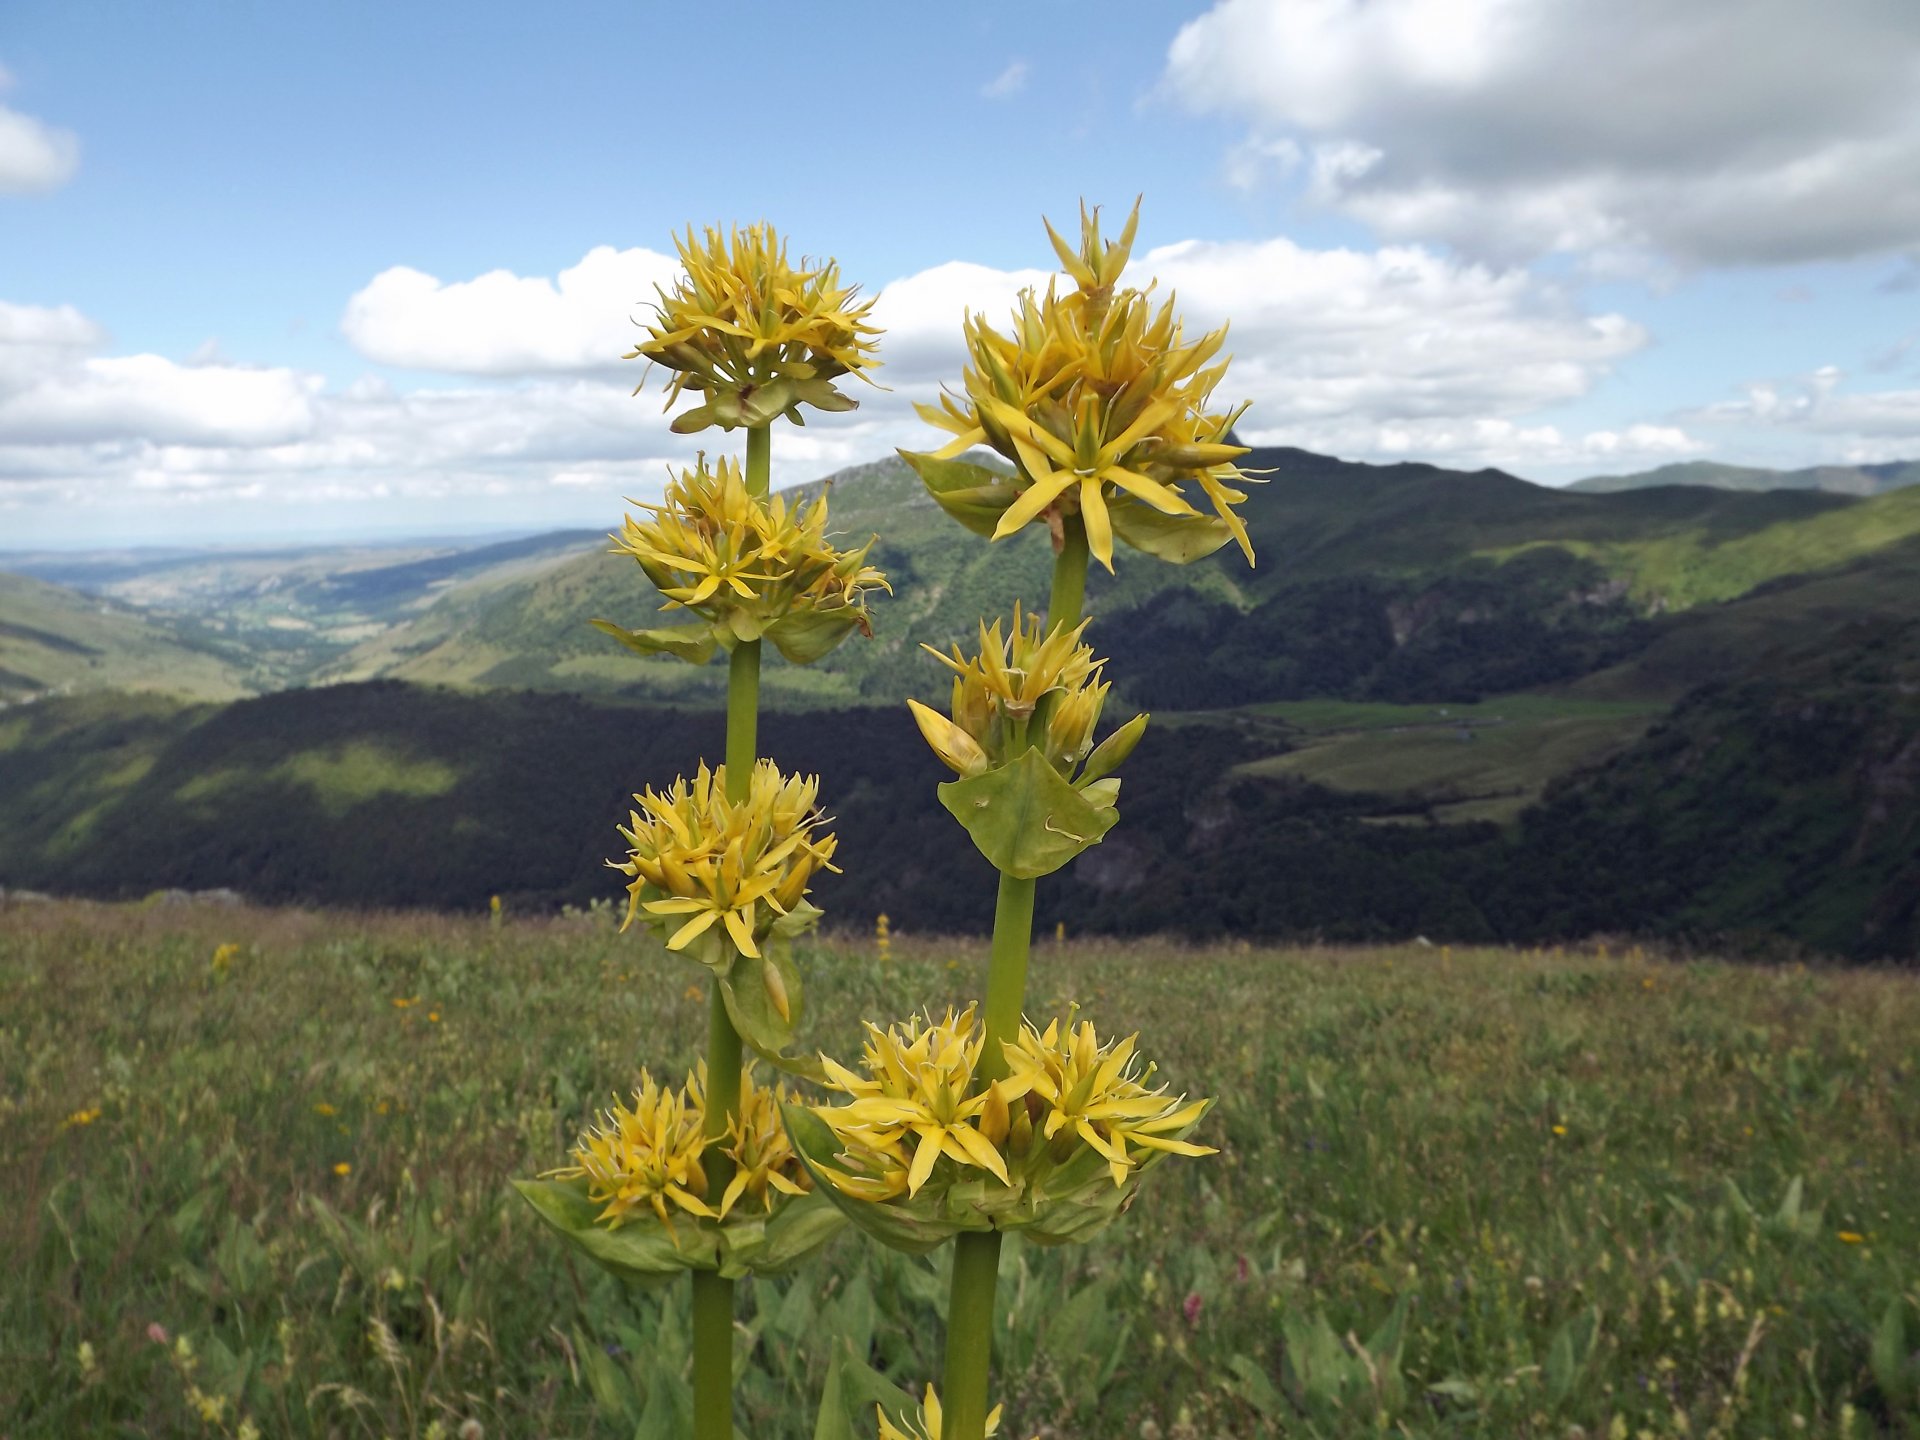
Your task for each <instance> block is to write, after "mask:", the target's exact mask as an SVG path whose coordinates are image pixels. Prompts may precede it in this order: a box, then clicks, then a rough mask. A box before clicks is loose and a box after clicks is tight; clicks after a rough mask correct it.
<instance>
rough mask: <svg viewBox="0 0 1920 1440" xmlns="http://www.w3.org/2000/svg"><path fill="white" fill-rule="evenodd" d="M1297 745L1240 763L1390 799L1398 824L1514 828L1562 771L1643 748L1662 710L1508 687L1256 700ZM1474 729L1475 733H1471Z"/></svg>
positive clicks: (1257, 771) (1258, 771)
mask: <svg viewBox="0 0 1920 1440" xmlns="http://www.w3.org/2000/svg"><path fill="white" fill-rule="evenodd" d="M1251 708H1252V709H1253V710H1254V711H1255V713H1258V714H1259V715H1261V716H1264V717H1267V718H1270V719H1274V720H1278V721H1279V722H1281V723H1282V724H1283V725H1286V726H1288V727H1290V728H1291V729H1293V730H1294V731H1295V732H1297V733H1296V735H1295V737H1294V739H1295V743H1296V745H1297V746H1298V748H1296V749H1294V750H1290V751H1289V752H1287V753H1286V754H1284V755H1274V756H1270V757H1267V758H1265V759H1261V760H1255V761H1252V762H1250V763H1249V764H1246V765H1244V766H1242V767H1241V770H1242V771H1243V772H1245V773H1247V774H1254V775H1264V776H1277V775H1289V776H1296V777H1298V778H1300V779H1303V780H1310V781H1312V782H1313V783H1314V784H1317V785H1325V786H1327V787H1328V788H1329V789H1333V790H1346V791H1354V792H1362V793H1368V794H1375V795H1380V796H1382V797H1385V799H1386V801H1387V803H1388V805H1389V806H1390V807H1391V809H1390V811H1389V812H1388V813H1387V814H1384V815H1383V816H1382V817H1381V818H1382V819H1384V820H1387V821H1390V822H1391V823H1420V822H1423V821H1425V820H1426V819H1427V818H1429V817H1431V818H1432V819H1435V820H1439V821H1441V822H1443V823H1462V822H1468V821H1481V820H1485V821H1492V822H1493V823H1496V824H1502V825H1504V824H1507V823H1509V822H1510V821H1512V820H1513V819H1515V818H1516V817H1517V816H1518V815H1519V814H1520V812H1521V811H1522V810H1524V809H1525V808H1526V807H1527V806H1529V805H1531V804H1533V802H1534V801H1536V800H1537V799H1539V798H1540V792H1541V791H1542V790H1543V789H1544V788H1545V787H1546V785H1547V782H1548V781H1550V780H1552V779H1553V778H1554V777H1555V776H1557V775H1562V774H1565V773H1566V772H1567V771H1569V770H1573V769H1576V768H1578V767H1580V766H1583V765H1591V764H1594V763H1596V762H1598V761H1600V760H1603V759H1605V758H1606V757H1607V756H1608V755H1611V754H1615V753H1617V752H1618V751H1620V750H1622V749H1624V748H1625V747H1626V746H1628V745H1630V744H1632V743H1633V742H1634V741H1635V740H1637V739H1639V737H1640V736H1641V735H1642V734H1644V733H1645V732H1646V729H1647V727H1648V726H1649V725H1650V724H1652V723H1653V721H1654V719H1655V718H1656V717H1657V716H1658V715H1659V714H1660V713H1661V707H1659V706H1657V705H1654V704H1650V703H1647V702H1644V701H1618V700H1582V699H1570V698H1560V697H1555V696H1547V695H1508V696H1502V697H1500V698H1498V699H1494V700H1486V701H1482V702H1480V703H1478V704H1474V705H1381V704H1366V703H1359V702H1350V701H1342V700H1308V701H1300V702H1295V703H1286V704H1274V705H1259V706H1254V707H1251ZM1469 737H1470V738H1469Z"/></svg>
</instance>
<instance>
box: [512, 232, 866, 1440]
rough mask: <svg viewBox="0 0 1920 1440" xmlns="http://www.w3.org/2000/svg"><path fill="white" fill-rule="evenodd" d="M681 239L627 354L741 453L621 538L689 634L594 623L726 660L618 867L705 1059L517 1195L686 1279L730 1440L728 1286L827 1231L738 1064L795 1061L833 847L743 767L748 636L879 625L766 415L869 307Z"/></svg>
mask: <svg viewBox="0 0 1920 1440" xmlns="http://www.w3.org/2000/svg"><path fill="white" fill-rule="evenodd" d="M676 244H677V247H678V249H679V254H680V261H681V264H682V267H683V273H682V274H681V276H680V277H679V279H678V280H677V281H676V282H675V283H674V284H673V285H671V286H668V287H662V288H661V289H660V290H659V291H658V298H657V303H656V304H655V305H654V307H653V308H654V317H653V319H652V320H651V321H650V322H648V323H647V324H646V325H645V326H644V328H645V331H646V337H645V338H644V339H642V340H641V341H640V342H639V343H638V344H637V345H636V346H635V347H634V349H633V351H632V352H631V353H630V354H629V355H628V356H627V358H628V359H645V360H647V361H649V362H651V363H652V364H656V365H659V366H662V367H664V368H665V369H666V370H667V371H668V372H670V374H671V376H672V378H671V380H670V381H669V383H668V387H667V404H668V406H669V408H671V407H672V406H673V404H674V403H675V401H677V400H679V399H680V398H681V397H682V396H684V395H691V396H694V397H696V398H697V400H698V403H697V404H695V405H694V406H692V407H691V408H687V409H683V410H682V411H681V413H680V414H679V415H678V416H677V417H676V418H675V419H674V421H673V429H674V430H675V431H676V432H677V433H680V434H693V433H697V432H699V431H702V430H706V429H709V428H718V429H721V430H734V429H744V430H745V431H746V459H745V463H744V465H742V464H740V463H737V462H735V461H733V460H731V459H729V458H724V457H723V458H720V459H718V460H716V461H715V462H713V463H711V464H709V462H708V460H707V457H706V456H705V454H704V453H703V454H702V455H701V456H700V459H699V462H698V463H697V464H696V465H694V466H692V467H690V468H688V469H685V470H683V471H681V472H680V473H679V474H678V475H676V476H675V477H674V478H673V480H672V482H671V483H670V484H669V485H668V487H667V491H666V493H665V495H664V496H663V497H662V499H661V502H660V503H659V504H657V505H650V506H645V507H642V508H643V512H644V514H643V518H640V519H635V518H633V517H628V519H627V521H626V523H625V525H624V526H623V527H622V529H621V531H620V533H618V534H617V535H615V536H614V537H613V539H614V548H615V550H616V551H618V552H620V553H623V554H627V555H630V556H632V557H633V559H634V560H635V561H636V562H637V564H638V565H639V567H640V569H641V571H642V572H643V573H644V574H645V575H646V577H647V579H648V580H649V581H651V582H652V583H653V585H654V586H655V588H657V589H658V590H659V591H660V593H661V595H662V596H663V597H664V601H665V604H664V605H663V607H662V608H663V609H666V610H668V611H673V612H680V613H681V614H684V615H685V616H687V617H688V618H689V620H690V623H684V624H679V625H670V626H667V627H664V628H656V629H627V628H625V627H623V626H621V625H618V624H616V623H614V622H612V621H608V620H599V621H595V622H594V623H595V624H596V625H598V626H599V627H600V628H601V629H602V630H605V631H607V632H608V633H610V634H611V635H613V636H614V637H615V638H616V639H618V640H620V641H621V642H622V643H623V644H625V645H627V646H628V647H629V648H631V649H634V650H636V651H639V652H640V653H642V654H648V655H670V656H674V657H676V658H679V659H682V660H686V661H689V662H691V663H694V664H705V663H707V662H708V661H709V660H710V659H711V658H712V657H713V656H714V654H715V652H716V651H717V650H725V651H726V652H727V657H728V659H727V739H726V759H725V763H724V764H723V765H721V766H719V767H718V768H716V769H712V770H709V769H708V768H707V766H706V765H705V764H702V765H701V766H700V768H699V770H698V772H697V774H696V775H695V776H694V777H693V778H692V779H691V780H687V779H684V778H683V779H680V780H678V781H675V782H674V783H673V785H671V786H669V787H668V788H667V789H666V790H664V791H660V792H655V791H652V790H648V791H646V792H645V793H643V794H640V795H636V796H635V797H634V800H635V803H636V808H635V809H634V810H633V811H632V813H631V816H630V824H629V826H627V827H625V828H623V830H622V832H621V833H622V835H623V836H624V837H625V839H626V842H627V847H628V848H627V855H626V858H625V859H624V860H622V861H616V862H611V863H614V864H615V865H616V867H617V868H618V869H620V870H621V871H623V872H624V873H625V874H626V875H628V876H629V877H630V879H631V884H630V885H629V887H628V895H629V901H628V912H627V924H628V925H632V924H633V923H635V922H636V921H639V922H642V923H643V924H644V925H646V926H647V927H649V928H651V929H653V930H654V931H656V932H657V933H658V935H659V938H660V939H661V940H662V941H664V942H665V947H666V949H667V950H668V951H669V952H674V953H679V954H682V955H685V956H687V957H688V958H690V959H693V960H695V961H698V962H699V963H700V964H701V965H702V966H703V967H705V969H706V970H707V972H708V973H709V975H710V977H711V991H710V1000H709V1006H708V1036H707V1057H706V1062H705V1064H704V1066H703V1067H702V1069H701V1071H700V1074H699V1075H698V1076H697V1077H696V1079H695V1081H694V1082H693V1083H692V1084H691V1085H689V1086H688V1087H687V1089H686V1090H684V1091H682V1092H672V1091H669V1090H666V1089H665V1088H663V1087H659V1086H656V1085H654V1084H653V1082H652V1081H651V1079H650V1078H645V1077H643V1081H642V1086H641V1090H640V1091H639V1092H637V1093H636V1095H635V1097H634V1104H633V1105H632V1106H630V1107H627V1106H621V1105H619V1104H616V1106H615V1108H614V1109H613V1110H610V1111H608V1112H607V1115H606V1118H605V1123H604V1124H603V1125H602V1126H600V1127H599V1128H598V1129H596V1130H594V1131H591V1132H590V1133H589V1134H588V1135H585V1136H583V1137H582V1139H581V1142H580V1145H579V1146H578V1147H576V1149H575V1152H574V1161H575V1163H574V1164H573V1165H572V1166H569V1167H565V1168H563V1169H562V1170H559V1171H556V1172H553V1174H552V1175H550V1176H549V1177H547V1178H546V1179H545V1180H544V1181H542V1182H529V1183H525V1184H523V1185H522V1187H521V1188H522V1190H523V1192H524V1193H526V1194H527V1196H528V1198H529V1199H530V1200H532V1201H533V1202H534V1204H535V1206H536V1208H538V1209H540V1211H541V1213H542V1214H543V1215H544V1216H546V1218H547V1219H548V1220H549V1221H551V1222H552V1223H554V1224H555V1225H556V1226H557V1227H558V1228H559V1229H561V1230H562V1231H563V1233H565V1234H567V1236H568V1237H569V1238H570V1239H571V1240H573V1241H574V1242H575V1243H576V1244H578V1245H580V1246H581V1248H583V1249H584V1250H586V1251H587V1253H589V1254H591V1255H593V1256H594V1258H595V1259H598V1260H600V1261H601V1262H602V1263H605V1264H607V1265H609V1266H610V1267H611V1268H613V1269H615V1270H616V1272H617V1273H621V1274H623V1275H625V1276H626V1277H627V1278H629V1279H635V1280H640V1279H645V1278H651V1277H660V1276H665V1275H670V1274H673V1273H677V1271H679V1270H683V1269H684V1270H690V1271H691V1272H692V1276H693V1280H692V1284H693V1332H694V1333H693V1342H694V1344H693V1354H694V1377H693V1404H694V1434H695V1436H696V1437H697V1440H730V1437H731V1436H732V1434H733V1397H732V1375H733V1310H734V1295H733V1281H734V1279H735V1278H736V1277H737V1276H739V1275H741V1274H745V1273H749V1272H753V1273H773V1272H777V1271H779V1270H780V1269H783V1268H785V1267H786V1266H787V1265H789V1264H791V1263H793V1262H794V1261H795V1260H797V1259H798V1258H800V1257H801V1256H803V1255H804V1254H806V1253H807V1252H808V1251H809V1250H811V1249H812V1248H814V1247H816V1246H817V1245H818V1244H820V1243H821V1242H823V1241H824V1240H825V1239H826V1237H827V1236H828V1235H830V1234H831V1233H832V1232H833V1230H834V1229H835V1228H836V1227H837V1226H838V1225H840V1224H841V1223H842V1221H841V1219H840V1217H839V1215H838V1214H837V1213H836V1212H835V1211H834V1209H833V1207H832V1206H831V1205H830V1204H828V1203H826V1202H825V1201H824V1200H822V1199H821V1198H820V1197H818V1196H816V1195H813V1194H812V1193H811V1190H812V1182H811V1179H810V1177H809V1176H808V1173H807V1172H806V1171H805V1170H804V1169H803V1168H801V1167H800V1166H799V1165H798V1162H797V1161H796V1160H794V1158H793V1155H792V1152H791V1150H790V1148H788V1141H787V1137H786V1132H785V1130H784V1128H783V1127H782V1126H781V1124H780V1123H779V1115H780V1106H781V1105H782V1104H783V1103H784V1102H785V1100H786V1096H785V1092H784V1091H776V1092H771V1093H770V1092H767V1091H765V1090H761V1089H757V1088H755V1086H754V1084H753V1081H752V1077H751V1073H750V1071H749V1069H748V1068H747V1067H746V1065H745V1064H744V1060H745V1052H746V1048H747V1047H748V1046H751V1047H752V1048H753V1049H754V1050H755V1051H756V1052H758V1053H759V1054H760V1055H762V1056H764V1057H766V1058H767V1059H769V1060H771V1061H772V1062H773V1063H775V1064H777V1065H780V1066H782V1067H784V1068H790V1069H799V1070H803V1071H804V1070H806V1069H807V1068H808V1067H807V1065H806V1064H805V1063H804V1062H801V1061H798V1060H796V1059H795V1057H794V1055H793V1053H792V1039H793V1034H794V1029H795V1026H796V1024H797V1021H798V1018H799V1012H800V1008H801V1003H802V986H801V975H800V972H799V970H798V969H797V968H796V967H795V965H794V962H793V959H792V956H791V954H790V945H789V942H790V941H791V939H792V938H793V937H794V936H796V935H798V934H801V933H804V932H805V931H806V930H808V929H810V928H811V927H812V926H813V924H814V923H815V921H816V920H817V918H818V915H819V911H818V910H816V909H815V908H814V907H813V906H812V905H811V904H809V903H808V902H807V900H806V895H807V890H808V886H809V883H810V881H811V879H812V877H813V875H814V874H815V873H816V872H817V871H818V870H820V869H823V868H824V869H831V868H833V867H832V863H831V862H832V856H833V850H834V840H833V837H832V836H830V835H821V834H820V833H819V829H818V827H819V825H820V823H821V817H820V814H819V811H818V809H817V808H816V805H815V797H816V792H817V788H818V785H817V781H814V780H811V779H803V778H801V777H798V776H788V775H783V774H781V773H780V772H779V770H778V769H777V768H776V767H775V766H774V765H773V763H772V762H771V761H765V760H761V759H760V758H759V693H760V657H761V644H762V641H763V640H771V641H772V642H773V643H774V645H775V647H776V648H778V649H779V650H780V652H781V653H782V654H783V655H784V656H785V657H786V658H787V659H788V660H790V661H793V662H794V663H797V664H806V663H809V662H811V661H813V660H817V659H819V658H820V657H821V656H822V655H824V654H826V653H827V652H828V651H830V650H832V649H833V648H834V646H836V645H838V644H839V643H840V642H841V641H842V640H844V639H845V638H846V637H847V636H848V635H849V634H852V633H853V632H855V631H859V632H860V633H862V634H870V633H871V629H870V626H869V624H868V621H867V612H866V599H867V597H868V595H869V594H870V593H871V592H872V591H874V590H875V589H884V588H886V580H885V578H884V577H883V576H882V575H881V574H880V572H879V571H877V570H875V569H874V568H872V567H871V566H869V565H868V564H867V563H866V555H867V550H868V549H869V548H870V546H871V542H869V545H868V546H866V547H861V548H860V549H857V550H854V551H846V552H843V551H840V550H837V549H835V548H834V546H833V545H832V544H830V543H829V542H828V540H827V501H826V497H824V496H821V497H818V498H815V499H812V500H805V501H800V502H798V503H796V504H792V505H789V504H788V503H787V502H786V501H785V500H784V499H783V498H781V497H776V496H773V495H772V494H770V489H771V486H770V469H771V429H772V425H773V423H774V421H776V420H778V419H779V418H781V417H782V416H785V417H786V418H787V419H789V420H791V421H793V422H794V423H795V424H803V423H805V421H804V413H803V412H804V410H805V409H806V408H808V407H811V408H813V409H816V410H823V411H844V410H851V409H853V408H854V406H855V404H856V402H855V401H854V400H853V399H852V398H851V397H849V396H848V395H846V394H845V393H843V392H842V391H841V390H839V389H838V388H836V382H837V381H839V380H841V379H842V378H843V377H858V378H862V379H864V378H867V372H868V371H870V370H871V369H872V368H873V367H874V365H875V363H876V362H875V360H874V357H873V349H874V344H873V337H874V335H875V334H877V331H876V330H875V329H874V327H873V326H872V325H871V324H869V323H868V321H867V313H868V311H869V309H870V308H871V302H870V301H862V300H860V299H858V297H857V294H856V291H855V289H854V288H853V287H851V286H848V285H845V284H843V283H842V282H841V280H840V277H839V269H838V266H837V265H836V264H835V263H834V262H832V261H827V262H824V263H819V264H815V263H813V262H810V261H805V260H803V261H801V262H799V263H797V264H796V263H794V262H793V261H791V260H790V259H789V258H788V253H787V246H786V242H785V241H784V240H782V239H781V238H780V236H779V235H778V234H776V233H775V231H774V230H773V229H772V227H771V226H768V225H764V224H761V225H752V226H748V227H747V228H745V229H738V228H736V229H733V230H729V231H723V230H720V229H718V228H712V227H710V228H708V229H707V230H706V231H705V232H704V234H703V235H701V236H698V237H696V235H695V234H694V232H693V230H692V229H691V228H689V229H688V231H687V232H686V235H685V236H684V237H683V238H681V239H679V240H678V241H677V242H676ZM642 383H643V384H644V381H643V382H642ZM636 393H638V390H637V389H636ZM749 1202H750V1203H749ZM748 1210H751V1211H753V1212H754V1213H753V1218H752V1219H751V1220H749V1221H742V1220H741V1219H740V1218H739V1217H740V1216H741V1215H742V1214H743V1213H746V1212H747V1211H748Z"/></svg>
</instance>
